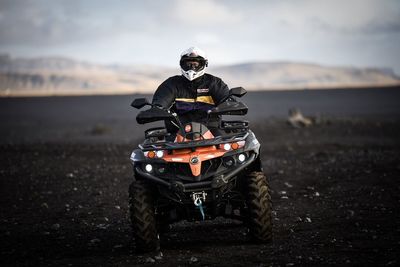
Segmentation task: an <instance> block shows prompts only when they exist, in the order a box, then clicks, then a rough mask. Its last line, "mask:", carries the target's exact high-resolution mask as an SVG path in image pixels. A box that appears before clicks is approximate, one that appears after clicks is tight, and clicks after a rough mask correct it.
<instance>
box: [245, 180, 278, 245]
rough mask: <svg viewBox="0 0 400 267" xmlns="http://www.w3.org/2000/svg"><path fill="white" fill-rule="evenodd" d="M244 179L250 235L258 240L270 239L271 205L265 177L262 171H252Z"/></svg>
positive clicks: (265, 240)
mask: <svg viewBox="0 0 400 267" xmlns="http://www.w3.org/2000/svg"><path fill="white" fill-rule="evenodd" d="M245 181H246V202H247V208H248V227H249V231H250V235H251V237H252V238H253V239H255V240H257V241H260V242H267V241H270V240H271V238H272V216H271V210H272V205H271V196H270V194H269V186H268V182H267V179H266V177H265V175H264V173H262V172H252V173H250V174H248V175H246V177H245Z"/></svg>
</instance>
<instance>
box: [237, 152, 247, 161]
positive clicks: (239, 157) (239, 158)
mask: <svg viewBox="0 0 400 267" xmlns="http://www.w3.org/2000/svg"><path fill="white" fill-rule="evenodd" d="M238 160H239V162H240V163H243V162H244V161H245V160H246V155H245V154H239V156H238Z"/></svg>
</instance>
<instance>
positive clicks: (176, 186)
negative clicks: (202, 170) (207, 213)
mask: <svg viewBox="0 0 400 267" xmlns="http://www.w3.org/2000/svg"><path fill="white" fill-rule="evenodd" d="M255 158H256V154H255V153H251V154H250V156H249V158H248V160H247V161H246V162H244V163H243V164H241V165H239V166H237V167H236V168H235V169H233V170H232V171H230V172H227V173H225V174H220V175H217V176H214V177H213V178H212V179H211V180H207V181H199V182H183V181H177V180H173V181H166V180H164V179H161V178H159V177H157V176H155V175H153V174H151V173H148V172H145V171H143V170H142V169H141V168H139V167H135V171H136V173H137V174H139V176H141V177H143V178H144V179H148V180H149V181H152V182H154V183H156V184H158V185H161V186H166V187H168V188H169V189H171V190H174V191H180V192H193V191H199V190H210V189H216V188H219V187H221V186H224V185H226V184H228V183H229V182H230V180H231V178H232V177H234V176H236V175H237V174H239V173H240V172H241V171H243V170H244V169H245V168H246V167H248V166H249V165H251V164H252V163H253V161H254V160H255Z"/></svg>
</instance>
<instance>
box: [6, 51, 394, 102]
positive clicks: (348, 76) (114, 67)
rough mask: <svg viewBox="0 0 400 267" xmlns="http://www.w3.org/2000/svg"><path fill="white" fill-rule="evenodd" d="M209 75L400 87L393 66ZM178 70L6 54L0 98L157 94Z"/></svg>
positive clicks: (265, 85)
mask: <svg viewBox="0 0 400 267" xmlns="http://www.w3.org/2000/svg"><path fill="white" fill-rule="evenodd" d="M207 72H209V73H211V74H213V75H215V76H218V77H220V78H222V80H224V81H225V82H226V83H227V84H228V85H229V86H230V87H236V86H242V87H244V88H246V89H248V90H298V89H317V88H318V89H324V88H349V87H374V86H377V87H380V86H396V85H400V78H399V77H398V76H396V74H395V73H394V72H393V71H392V70H391V69H388V68H356V67H343V66H326V65H321V64H316V63H302V62H290V61H273V62H243V63H238V64H232V65H224V66H215V67H214V66H213V67H210V68H209V69H207ZM173 75H180V70H179V68H178V67H176V68H172V67H163V66H153V65H132V66H130V65H118V64H109V65H102V64H96V63H89V62H85V61H80V60H75V59H70V58H66V57H40V58H12V57H11V56H9V55H7V54H1V55H0V96H44V95H92V94H131V93H153V92H154V91H155V89H156V88H157V87H158V85H159V84H160V83H161V82H163V81H164V80H165V79H167V78H168V77H169V76H173Z"/></svg>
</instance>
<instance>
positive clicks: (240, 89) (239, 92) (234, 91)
mask: <svg viewBox="0 0 400 267" xmlns="http://www.w3.org/2000/svg"><path fill="white" fill-rule="evenodd" d="M246 93H247V91H246V89H244V88H243V87H235V88H232V89H231V90H229V95H234V96H237V97H242V96H244V95H245V94H246Z"/></svg>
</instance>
